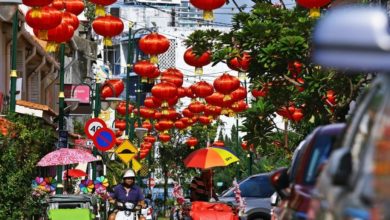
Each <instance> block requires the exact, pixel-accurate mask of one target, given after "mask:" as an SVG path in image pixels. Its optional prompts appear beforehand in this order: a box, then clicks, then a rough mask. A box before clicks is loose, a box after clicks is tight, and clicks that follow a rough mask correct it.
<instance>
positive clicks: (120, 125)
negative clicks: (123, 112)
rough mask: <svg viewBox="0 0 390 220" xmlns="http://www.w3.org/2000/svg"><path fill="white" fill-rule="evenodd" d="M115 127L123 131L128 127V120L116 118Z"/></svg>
mask: <svg viewBox="0 0 390 220" xmlns="http://www.w3.org/2000/svg"><path fill="white" fill-rule="evenodd" d="M115 128H118V129H119V130H121V131H123V130H125V129H126V121H124V120H115Z"/></svg>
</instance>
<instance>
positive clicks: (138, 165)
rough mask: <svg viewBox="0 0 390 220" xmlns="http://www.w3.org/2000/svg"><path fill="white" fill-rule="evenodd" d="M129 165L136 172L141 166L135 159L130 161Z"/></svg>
mask: <svg viewBox="0 0 390 220" xmlns="http://www.w3.org/2000/svg"><path fill="white" fill-rule="evenodd" d="M131 166H132V168H133V170H134V171H135V172H138V171H139V170H140V169H141V168H142V165H141V164H140V163H139V162H138V160H136V159H133V160H132V161H131Z"/></svg>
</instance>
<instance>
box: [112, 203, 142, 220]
mask: <svg viewBox="0 0 390 220" xmlns="http://www.w3.org/2000/svg"><path fill="white" fill-rule="evenodd" d="M115 205H116V209H118V210H119V211H118V212H117V213H116V216H115V220H141V219H143V218H141V217H140V216H141V207H140V206H137V205H135V204H134V203H131V202H125V203H123V202H116V203H115Z"/></svg>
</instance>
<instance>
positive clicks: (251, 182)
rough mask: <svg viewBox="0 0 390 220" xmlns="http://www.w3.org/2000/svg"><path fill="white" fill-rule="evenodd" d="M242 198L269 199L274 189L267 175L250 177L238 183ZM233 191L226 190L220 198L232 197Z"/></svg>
mask: <svg viewBox="0 0 390 220" xmlns="http://www.w3.org/2000/svg"><path fill="white" fill-rule="evenodd" d="M239 186H240V190H241V196H242V197H258V198H269V197H271V195H272V193H274V189H273V187H272V186H271V182H270V180H269V176H268V175H260V176H252V177H249V178H248V179H245V180H244V181H242V182H241V183H239ZM233 196H234V192H233V189H230V190H228V191H227V192H226V193H225V194H223V195H222V197H233Z"/></svg>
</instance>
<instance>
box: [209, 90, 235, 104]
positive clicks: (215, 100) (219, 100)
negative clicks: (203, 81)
mask: <svg viewBox="0 0 390 220" xmlns="http://www.w3.org/2000/svg"><path fill="white" fill-rule="evenodd" d="M205 100H206V102H207V103H208V104H210V105H214V106H219V107H225V108H229V107H230V106H232V105H233V103H234V100H233V99H231V98H230V99H225V96H224V95H223V94H221V93H219V92H214V93H213V94H212V95H211V96H207V97H206V98H205Z"/></svg>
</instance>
